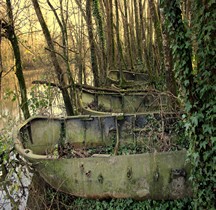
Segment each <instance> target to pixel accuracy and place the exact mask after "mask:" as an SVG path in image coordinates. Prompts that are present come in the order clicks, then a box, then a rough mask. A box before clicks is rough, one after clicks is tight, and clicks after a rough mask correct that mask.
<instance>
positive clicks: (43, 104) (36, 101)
mask: <svg viewBox="0 0 216 210" xmlns="http://www.w3.org/2000/svg"><path fill="white" fill-rule="evenodd" d="M50 103H51V87H50V86H43V87H42V90H38V89H37V86H33V87H32V88H31V91H30V98H29V99H28V106H29V109H30V112H31V114H32V115H35V114H43V112H44V110H45V109H46V108H47V107H49V105H50Z"/></svg>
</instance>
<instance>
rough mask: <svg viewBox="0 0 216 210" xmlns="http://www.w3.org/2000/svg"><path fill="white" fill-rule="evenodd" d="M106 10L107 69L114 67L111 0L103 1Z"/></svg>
mask: <svg viewBox="0 0 216 210" xmlns="http://www.w3.org/2000/svg"><path fill="white" fill-rule="evenodd" d="M104 5H105V8H106V15H107V18H106V23H107V26H106V27H107V33H106V34H107V39H106V40H107V53H106V54H107V66H108V69H112V68H114V67H115V61H116V59H115V44H114V31H113V0H109V1H104Z"/></svg>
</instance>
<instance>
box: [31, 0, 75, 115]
mask: <svg viewBox="0 0 216 210" xmlns="http://www.w3.org/2000/svg"><path fill="white" fill-rule="evenodd" d="M32 3H33V6H34V9H35V12H36V15H37V17H38V20H39V22H40V25H41V28H42V30H43V33H44V36H45V39H46V42H47V45H48V47H49V51H50V56H51V60H52V63H53V66H54V68H55V71H56V75H57V78H58V81H59V84H60V86H61V87H62V88H61V92H62V96H63V100H64V104H65V108H66V112H67V115H69V116H70V115H74V110H73V106H72V103H71V99H70V96H69V94H68V91H67V89H66V88H65V86H66V83H65V81H64V78H63V75H64V74H63V70H62V68H61V67H60V65H59V62H58V59H57V56H56V53H55V48H54V45H53V42H52V38H51V35H50V32H49V29H48V27H47V24H46V22H45V20H44V18H43V15H42V12H41V9H40V6H39V4H38V0H32Z"/></svg>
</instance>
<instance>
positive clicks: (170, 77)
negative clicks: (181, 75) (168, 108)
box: [160, 9, 177, 96]
mask: <svg viewBox="0 0 216 210" xmlns="http://www.w3.org/2000/svg"><path fill="white" fill-rule="evenodd" d="M160 14H161V22H162V29H163V30H162V37H163V53H164V65H165V74H166V85H167V89H168V90H169V91H170V92H171V93H172V94H173V95H174V96H177V89H176V81H175V77H174V72H173V60H172V52H171V49H170V42H169V35H168V32H167V30H166V28H165V17H164V13H163V10H162V9H161V13H160Z"/></svg>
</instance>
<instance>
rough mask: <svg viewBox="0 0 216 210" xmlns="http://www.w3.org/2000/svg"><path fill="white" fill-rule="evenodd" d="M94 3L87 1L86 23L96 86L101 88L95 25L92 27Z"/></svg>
mask: <svg viewBox="0 0 216 210" xmlns="http://www.w3.org/2000/svg"><path fill="white" fill-rule="evenodd" d="M91 12H92V1H91V0H87V1H86V21H87V29H88V38H89V44H90V51H91V66H92V72H93V75H94V86H95V87H99V86H100V81H99V70H98V63H97V56H96V49H95V44H94V35H93V25H92V13H91Z"/></svg>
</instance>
